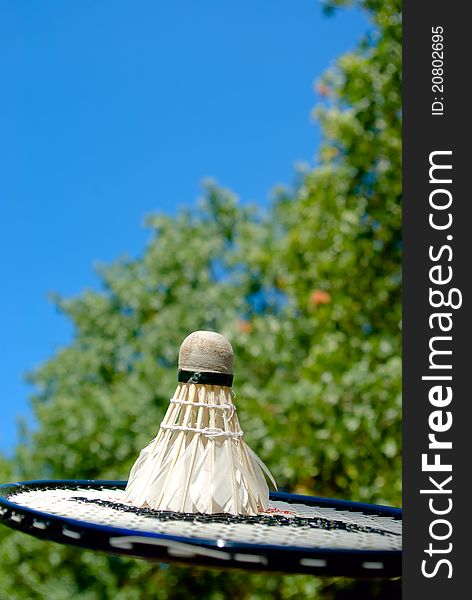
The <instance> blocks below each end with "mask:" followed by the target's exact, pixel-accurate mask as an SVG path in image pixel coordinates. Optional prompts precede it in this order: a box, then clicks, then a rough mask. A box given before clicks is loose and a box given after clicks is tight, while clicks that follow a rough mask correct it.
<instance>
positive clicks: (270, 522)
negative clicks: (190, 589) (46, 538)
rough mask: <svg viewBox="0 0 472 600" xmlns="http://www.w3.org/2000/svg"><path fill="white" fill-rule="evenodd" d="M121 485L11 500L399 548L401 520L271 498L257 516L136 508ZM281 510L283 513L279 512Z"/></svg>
mask: <svg viewBox="0 0 472 600" xmlns="http://www.w3.org/2000/svg"><path fill="white" fill-rule="evenodd" d="M122 496H123V492H122V491H121V490H112V489H106V488H105V489H102V490H87V489H70V490H67V489H58V490H49V491H44V490H32V491H27V492H19V493H17V494H14V495H12V496H11V497H10V500H11V501H12V502H15V503H17V504H20V505H22V506H25V507H29V508H33V509H35V510H39V511H41V512H48V513H51V514H53V515H56V516H60V517H65V518H70V519H75V520H80V521H84V522H89V523H95V524H97V525H102V526H114V527H123V528H126V529H132V530H136V531H142V532H151V533H157V534H163V535H175V536H184V537H189V538H193V539H196V538H207V539H223V540H226V541H229V542H238V541H239V542H243V543H254V544H269V545H280V546H285V547H292V546H301V547H307V548H317V547H324V548H329V547H331V548H338V549H342V548H346V549H349V548H355V549H359V550H361V549H366V550H374V549H377V550H399V549H401V521H397V520H395V519H393V518H384V519H382V520H381V521H380V522H379V521H378V519H379V517H373V516H372V515H368V514H363V513H358V512H356V513H354V514H353V513H352V512H349V511H342V510H338V509H335V508H325V507H316V506H308V505H302V504H291V503H288V502H281V501H275V502H274V501H271V503H270V508H271V510H272V511H279V513H277V512H271V513H266V514H260V515H257V516H234V515H228V514H213V515H204V514H194V513H176V512H171V511H156V510H152V509H146V508H136V507H134V506H132V505H129V504H126V503H124V502H123V500H122ZM281 511H284V512H285V514H280V512H281Z"/></svg>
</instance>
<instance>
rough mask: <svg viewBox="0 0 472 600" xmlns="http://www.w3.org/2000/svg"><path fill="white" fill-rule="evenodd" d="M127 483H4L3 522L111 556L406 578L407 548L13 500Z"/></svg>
mask: <svg viewBox="0 0 472 600" xmlns="http://www.w3.org/2000/svg"><path fill="white" fill-rule="evenodd" d="M126 483H127V482H126V481H102V480H75V479H73V480H61V481H54V480H37V481H24V482H16V483H8V484H5V485H1V486H0V522H3V523H4V524H5V525H7V526H9V527H11V528H13V529H16V530H18V531H22V532H24V533H28V534H31V535H34V536H35V537H38V538H41V539H44V540H49V541H52V542H58V543H61V544H69V545H73V546H78V547H81V548H86V549H89V550H98V551H103V552H107V553H111V554H122V555H128V556H132V557H137V558H142V559H148V560H154V561H159V562H178V563H185V564H191V565H192V566H196V565H198V566H204V567H216V568H220V569H221V568H223V569H225V568H238V569H244V570H247V569H249V570H256V571H273V572H281V573H311V574H314V575H323V576H343V577H362V578H371V577H376V578H378V577H382V578H394V577H399V576H401V564H402V552H401V550H388V551H379V550H356V549H338V548H332V549H331V548H305V547H299V546H289V547H287V546H275V545H271V544H254V543H239V542H234V541H223V540H215V539H205V538H194V537H192V538H190V537H182V536H176V535H166V534H159V533H154V532H146V531H136V530H132V529H126V528H122V527H112V526H108V525H99V524H94V523H89V522H85V521H79V520H75V519H72V518H68V517H62V516H57V515H53V514H50V513H45V512H41V511H37V510H34V509H31V508H28V507H25V506H21V505H19V504H16V503H15V502H12V501H11V500H9V497H10V496H11V495H13V494H17V493H19V492H22V491H27V490H31V489H41V488H55V489H60V488H61V487H64V488H68V489H71V488H74V487H77V488H82V489H83V488H84V487H85V488H91V489H97V488H102V487H104V488H113V489H124V488H125V487H126ZM270 498H271V500H274V501H283V502H287V503H302V504H305V505H307V506H318V507H329V508H335V509H340V510H349V511H354V512H360V513H363V514H367V515H373V516H380V517H391V518H393V519H395V520H401V519H402V510H401V509H400V508H393V507H390V506H382V505H376V504H366V503H362V502H350V501H347V500H335V499H331V498H319V497H314V496H302V495H297V494H288V493H284V492H272V493H271V494H270Z"/></svg>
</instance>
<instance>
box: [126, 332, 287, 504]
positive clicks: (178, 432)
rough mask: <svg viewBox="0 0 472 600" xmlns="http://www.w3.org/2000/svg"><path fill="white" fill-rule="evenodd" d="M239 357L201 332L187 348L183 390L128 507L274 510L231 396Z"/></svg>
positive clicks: (141, 461) (139, 468)
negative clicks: (234, 365)
mask: <svg viewBox="0 0 472 600" xmlns="http://www.w3.org/2000/svg"><path fill="white" fill-rule="evenodd" d="M232 371H233V350H232V348H231V345H230V343H229V342H228V341H227V340H226V338H224V337H223V336H222V335H219V334H217V333H213V332H208V331H197V332H194V333H192V334H191V335H189V336H188V337H187V338H186V339H185V340H184V342H183V343H182V346H181V348H180V353H179V384H178V386H177V389H176V391H175V393H174V396H173V397H172V398H171V401H170V405H169V408H168V409H167V412H166V414H165V416H164V419H163V421H162V423H161V426H160V428H159V432H158V434H157V436H156V437H155V438H154V439H153V440H152V441H151V442H150V443H149V444H148V446H146V448H144V449H143V450H142V451H141V453H140V455H139V457H138V459H137V460H136V462H135V463H134V465H133V467H132V469H131V472H130V475H129V480H128V485H127V487H126V491H125V501H127V502H130V503H132V504H134V505H135V506H141V507H149V508H152V509H156V510H169V511H176V512H187V513H206V514H215V513H230V514H234V515H238V514H242V515H255V514H257V513H259V512H263V511H265V510H266V509H267V507H268V504H269V488H268V485H267V481H266V476H267V477H268V478H269V480H270V481H271V482H272V483H273V485H274V487H276V484H275V481H274V479H273V477H272V475H271V474H270V472H269V470H268V469H267V467H266V466H265V465H264V463H263V462H262V461H261V459H260V458H259V457H258V456H257V455H256V454H255V453H254V452H253V451H252V450H251V449H250V448H249V447H248V446H247V444H246V443H245V441H244V438H243V432H242V430H241V427H240V424H239V420H238V417H237V414H236V407H235V406H234V404H233V393H232V389H231V383H232V377H233V376H232Z"/></svg>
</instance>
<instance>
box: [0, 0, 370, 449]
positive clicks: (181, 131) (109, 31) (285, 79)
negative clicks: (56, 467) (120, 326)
mask: <svg viewBox="0 0 472 600" xmlns="http://www.w3.org/2000/svg"><path fill="white" fill-rule="evenodd" d="M366 27H367V23H366V20H365V17H364V15H362V14H361V13H360V12H359V11H358V10H353V9H350V10H345V9H343V10H341V11H339V12H337V13H336V14H335V16H334V17H331V18H326V17H324V16H323V14H322V10H321V4H320V3H319V2H317V1H316V0H310V1H309V0H297V1H296V2H294V1H293V0H237V1H236V0H232V1H229V0H226V1H225V0H202V1H200V2H194V1H192V0H152V1H151V0H137V1H133V2H131V1H130V0H128V1H121V0H93V1H92V0H80V1H79V0H68V1H67V2H59V1H57V0H56V1H53V0H23V1H21V2H19V1H18V0H2V1H1V3H0V57H1V58H0V73H1V80H2V93H1V95H0V165H1V167H0V172H1V173H2V175H1V177H0V204H1V213H2V219H1V222H0V228H1V235H0V252H1V256H2V266H3V269H2V270H3V277H2V280H3V281H2V284H3V285H2V293H1V294H0V315H1V331H2V357H1V361H0V394H1V396H0V450H3V451H5V452H7V453H9V452H11V450H12V448H13V447H14V443H15V441H16V439H17V435H16V419H17V417H18V415H25V416H26V417H27V418H29V419H30V418H31V416H30V413H29V409H28V395H29V394H30V393H31V389H30V388H29V387H28V386H27V385H26V384H25V383H24V380H23V376H24V373H25V372H27V371H30V370H32V369H34V367H35V366H37V365H39V364H41V362H42V361H44V360H45V359H47V358H48V357H50V356H52V355H53V354H54V352H55V351H56V350H57V349H58V348H60V347H61V346H63V345H65V344H67V343H68V341H69V340H70V339H71V335H72V331H71V328H70V326H69V324H68V322H67V321H66V320H65V319H64V318H63V317H62V316H60V315H59V314H57V312H56V311H55V309H54V307H53V306H52V304H51V303H50V302H49V301H48V293H50V292H53V291H54V292H59V293H60V294H62V295H65V296H71V295H76V294H79V293H80V292H81V291H83V290H84V289H85V288H87V287H92V288H97V287H98V286H99V282H98V278H97V277H96V275H95V273H94V269H93V265H94V263H96V262H97V261H102V262H110V261H112V260H114V259H115V258H117V257H119V256H122V255H131V256H138V255H139V254H140V253H141V252H142V251H143V249H144V246H145V244H146V240H147V239H148V233H147V231H146V229H144V228H143V219H144V216H145V215H146V214H149V213H152V212H166V213H171V214H173V213H175V212H176V210H178V209H179V207H184V206H186V207H189V206H193V205H195V202H196V200H197V198H198V196H199V194H200V190H201V188H200V184H201V181H202V179H203V178H205V177H212V178H214V179H216V180H217V181H218V182H219V183H220V184H222V185H224V186H225V187H229V188H231V189H232V190H233V191H235V192H236V193H238V194H239V196H240V198H241V201H243V202H247V201H252V202H258V203H262V204H264V203H267V202H268V199H269V198H270V192H271V189H272V188H273V187H274V186H275V185H276V184H279V183H286V184H290V182H291V181H292V179H293V176H294V172H295V165H296V163H298V162H308V163H310V162H312V161H313V156H314V154H315V152H316V148H317V144H318V141H319V134H318V130H317V127H316V125H315V124H314V123H313V121H312V119H311V117H310V112H311V110H312V108H313V106H314V104H315V102H316V95H315V93H314V91H313V82H314V81H315V80H316V78H317V77H319V76H320V75H321V74H322V72H323V71H324V70H325V69H326V68H327V67H328V66H329V65H330V64H332V62H333V61H334V59H335V58H336V57H338V56H339V55H340V54H342V53H343V52H346V51H347V50H349V49H350V48H353V47H354V46H355V44H356V42H357V40H358V39H359V37H360V35H361V34H362V32H363V31H364V30H365V29H366Z"/></svg>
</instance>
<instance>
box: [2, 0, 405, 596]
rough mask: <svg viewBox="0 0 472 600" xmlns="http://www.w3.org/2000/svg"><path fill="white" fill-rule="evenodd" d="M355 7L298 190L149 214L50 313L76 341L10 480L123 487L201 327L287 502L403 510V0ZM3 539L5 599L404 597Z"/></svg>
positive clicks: (40, 396) (40, 394)
mask: <svg viewBox="0 0 472 600" xmlns="http://www.w3.org/2000/svg"><path fill="white" fill-rule="evenodd" d="M344 4H347V3H346V2H342V1H339V2H334V3H330V5H329V7H330V8H331V9H333V8H335V7H337V6H338V5H344ZM359 4H361V5H362V6H363V7H364V8H365V9H366V10H367V11H368V12H369V15H370V18H371V27H370V30H369V32H368V34H367V35H366V36H365V38H364V39H363V40H362V42H361V43H360V45H359V47H358V48H357V49H356V50H355V51H353V52H351V53H349V54H346V55H344V56H343V57H341V59H339V60H338V61H337V63H336V64H335V65H334V67H333V68H331V69H330V70H329V71H328V72H327V73H326V74H325V76H324V77H323V78H322V80H321V81H320V82H319V83H318V88H317V89H318V92H319V95H320V99H321V102H320V105H319V106H318V108H317V110H316V116H317V118H318V119H319V122H320V124H321V127H322V131H323V134H324V139H323V143H322V146H321V148H320V151H319V154H318V157H317V160H316V164H315V165H314V167H313V168H312V169H311V170H310V171H309V172H306V173H304V174H301V175H300V177H299V179H300V182H299V184H298V185H297V186H295V187H294V189H293V190H285V191H282V192H280V193H279V195H278V197H277V199H276V201H275V202H274V203H273V206H271V208H270V210H269V211H268V213H267V214H263V213H261V212H260V211H259V210H258V209H257V208H255V207H250V206H247V205H243V206H241V205H239V203H238V201H237V198H236V197H235V196H234V195H233V194H232V193H231V192H229V191H227V190H224V189H221V188H219V187H217V186H216V185H215V184H213V183H208V184H207V185H206V189H205V195H204V200H203V201H202V203H201V205H200V206H199V208H198V209H197V210H193V211H189V212H183V213H181V214H179V215H178V216H176V217H166V216H151V217H150V218H149V219H148V224H149V227H150V228H151V230H152V239H151V241H150V243H149V244H148V246H147V248H146V250H145V251H144V253H143V255H142V256H141V257H140V258H138V259H136V260H120V261H117V262H116V263H114V264H112V265H110V266H103V267H101V268H100V275H101V279H102V282H103V289H102V290H101V291H99V292H94V291H88V292H86V293H84V294H82V295H81V296H80V297H78V298H73V299H63V298H58V299H57V300H56V301H57V305H58V307H59V309H60V310H61V311H62V312H63V313H64V314H65V315H67V316H68V317H69V318H70V319H71V320H72V322H73V323H74V326H75V335H74V340H73V342H72V343H71V344H70V345H69V346H68V347H66V348H64V349H62V350H61V351H60V352H58V353H57V354H56V355H55V356H54V357H52V358H51V359H50V360H49V361H47V362H46V363H45V364H44V365H43V366H42V367H41V368H40V369H39V370H37V371H36V372H35V373H34V374H32V376H31V378H32V381H33V382H34V384H35V386H36V390H37V392H36V394H35V396H34V397H33V399H32V403H33V407H34V412H35V415H36V418H37V422H38V427H37V429H35V430H34V431H32V432H28V433H27V434H26V435H25V439H24V442H23V443H22V444H21V446H20V447H19V448H18V450H17V453H16V457H15V460H14V461H10V462H9V461H7V460H3V459H2V460H1V461H0V478H1V479H2V480H11V479H30V478H58V479H62V478H84V479H85V478H105V479H115V478H116V479H124V478H126V476H127V474H128V471H129V468H130V467H131V464H132V463H133V461H134V459H135V457H136V454H137V452H138V451H139V450H140V449H141V448H142V447H143V446H144V445H145V444H146V443H147V442H148V441H149V440H150V439H151V438H152V437H153V436H154V435H155V433H156V430H157V427H158V425H159V422H160V420H161V418H162V416H163V414H164V411H165V410H166V408H167V405H168V399H169V397H170V396H171V394H172V392H173V389H174V388H175V385H176V381H175V376H176V359H177V353H178V348H179V345H180V343H181V341H182V340H183V338H184V337H185V336H186V335H187V334H188V333H189V332H191V331H193V330H196V329H213V330H216V331H219V332H221V333H223V334H224V335H226V336H227V337H228V338H229V339H230V340H231V342H232V344H233V347H234V350H235V356H236V360H235V373H236V376H235V390H236V393H237V399H236V401H237V405H238V411H239V414H240V420H241V423H242V424H243V428H244V429H245V434H246V439H247V441H248V443H249V444H250V446H251V447H253V448H254V450H256V451H257V452H258V454H259V455H260V456H261V457H262V459H263V460H264V461H265V462H266V463H267V464H268V465H269V467H270V468H271V470H272V472H273V473H274V475H275V477H276V479H277V481H278V483H279V484H280V487H281V488H283V489H287V490H292V491H296V492H301V493H312V494H316V495H325V496H333V497H339V498H349V499H353V500H360V501H374V502H383V503H388V504H395V505H398V504H400V502H401V471H400V469H401V459H400V443H401V425H400V418H401V414H400V411H401V401H400V390H401V380H400V376H401V360H400V351H401V335H400V322H401V304H400V302H401V295H400V294H401V287H400V286H401V279H400V275H401V177H400V173H401V164H400V160H401V137H400V135H401V80H400V76H401V16H400V13H401V3H400V2H399V1H398V0H386V1H383V2H380V1H379V0H363V1H362V2H359ZM0 541H1V545H0V599H2V600H3V599H8V600H11V599H16V598H18V599H28V600H30V599H36V598H38V599H40V598H48V600H54V599H56V598H57V599H58V600H63V599H64V598H80V599H81V600H89V599H90V600H96V599H97V600H98V599H102V598H114V599H115V600H134V599H138V598H139V599H141V598H143V599H147V598H149V599H151V598H156V599H161V598H162V599H166V598H177V599H178V598H189V597H199V598H209V599H214V600H217V599H220V598H221V599H223V598H245V599H251V600H252V599H256V598H271V599H272V598H280V599H282V598H283V599H290V598H303V597H307V598H308V597H315V596H317V595H318V594H319V595H320V597H323V598H332V597H334V596H335V595H336V597H340V598H343V597H351V596H350V594H362V597H368V596H369V595H375V594H376V593H379V594H380V593H382V594H383V596H382V597H384V598H388V597H394V596H393V594H394V593H395V592H396V591H397V588H395V587H385V586H382V585H380V583H378V582H377V583H374V584H366V583H363V584H357V586H356V585H354V584H352V583H351V582H348V581H343V580H337V581H331V580H319V579H316V578H313V577H306V576H275V575H274V576H263V575H247V574H240V573H237V572H227V573H222V572H217V571H212V570H202V569H192V568H181V567H173V566H170V567H168V566H165V565H161V566H159V565H152V564H148V563H144V562H140V561H136V560H132V559H124V558H117V557H110V556H106V555H100V554H94V553H91V552H86V551H78V550H76V549H71V548H64V547H60V546H56V545H54V544H49V543H46V542H40V541H37V540H34V539H31V538H29V537H28V536H25V535H21V534H15V533H12V532H10V531H9V530H7V529H6V528H0ZM359 586H361V587H359ZM389 594H391V596H389ZM358 597H359V596H358Z"/></svg>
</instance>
